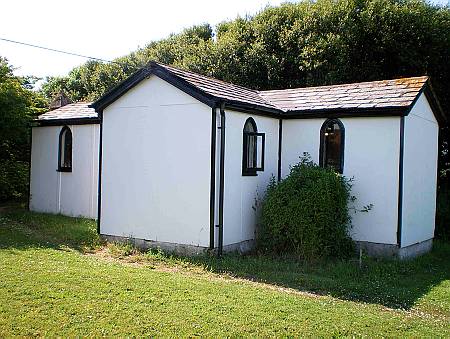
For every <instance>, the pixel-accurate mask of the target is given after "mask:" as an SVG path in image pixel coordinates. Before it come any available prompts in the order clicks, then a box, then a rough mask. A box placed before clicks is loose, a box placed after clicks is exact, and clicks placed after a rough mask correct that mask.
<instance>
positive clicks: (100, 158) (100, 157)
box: [97, 111, 103, 234]
mask: <svg viewBox="0 0 450 339" xmlns="http://www.w3.org/2000/svg"><path fill="white" fill-rule="evenodd" d="M98 115H99V117H100V121H101V122H100V135H99V142H98V147H99V149H98V192H97V234H100V217H101V215H102V213H101V212H102V208H101V207H102V167H103V166H102V161H103V111H100V112H99V113H98Z"/></svg>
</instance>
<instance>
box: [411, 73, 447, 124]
mask: <svg viewBox="0 0 450 339" xmlns="http://www.w3.org/2000/svg"><path fill="white" fill-rule="evenodd" d="M423 92H424V93H425V97H426V98H427V100H428V103H429V104H430V106H431V110H432V111H433V113H434V116H435V117H436V120H437V121H438V123H439V125H441V127H443V126H444V125H448V118H447V115H446V114H445V113H444V110H443V109H442V106H441V104H440V103H439V100H438V98H437V96H436V93H435V92H434V90H433V86H432V85H431V81H430V79H428V80H427V82H426V83H425V86H424V88H423ZM417 97H419V95H418V96H417Z"/></svg>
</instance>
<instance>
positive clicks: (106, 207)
mask: <svg viewBox="0 0 450 339" xmlns="http://www.w3.org/2000/svg"><path fill="white" fill-rule="evenodd" d="M211 115H212V113H211V108H209V107H208V106H206V105H204V104H202V103H200V102H199V101H197V100H195V99H194V98H192V97H191V96H189V95H187V94H185V93H184V92H182V91H180V90H178V89H177V88H175V87H173V86H172V85H170V84H168V83H167V82H165V81H163V80H161V79H160V78H158V77H156V76H151V77H150V78H149V79H146V80H143V81H142V82H141V83H140V84H138V85H137V86H136V87H134V88H132V89H131V90H129V91H128V92H127V93H126V94H124V95H123V96H122V97H120V98H119V99H118V100H116V101H115V102H113V103H112V104H111V105H110V106H108V107H107V108H105V110H104V112H103V132H102V133H103V141H102V145H103V154H102V199H101V205H102V207H101V223H100V231H101V233H102V234H107V235H116V236H125V237H134V238H140V239H146V240H154V241H160V242H170V243H176V244H187V245H194V246H205V247H206V246H209V201H210V200H209V196H210V147H211V118H212V117H211Z"/></svg>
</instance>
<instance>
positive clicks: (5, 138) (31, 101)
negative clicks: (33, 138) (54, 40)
mask: <svg viewBox="0 0 450 339" xmlns="http://www.w3.org/2000/svg"><path fill="white" fill-rule="evenodd" d="M33 79H34V78H33V77H27V78H21V77H17V76H15V75H14V74H13V68H12V66H11V65H9V64H8V61H7V60H6V59H5V58H2V57H0V201H5V200H10V199H21V198H24V197H25V196H26V193H27V190H28V162H29V154H30V153H29V123H30V121H31V119H33V117H35V116H36V115H37V114H38V113H40V112H42V111H43V110H45V107H46V102H45V100H44V98H42V97H41V96H40V95H38V94H37V93H36V92H32V91H31V90H29V89H28V88H29V87H30V86H31V84H32V80H33Z"/></svg>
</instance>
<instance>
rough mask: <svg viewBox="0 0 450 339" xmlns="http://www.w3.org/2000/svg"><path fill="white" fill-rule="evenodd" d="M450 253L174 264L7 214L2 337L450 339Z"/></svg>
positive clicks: (91, 233) (2, 219) (2, 246)
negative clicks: (358, 338) (400, 258)
mask: <svg viewBox="0 0 450 339" xmlns="http://www.w3.org/2000/svg"><path fill="white" fill-rule="evenodd" d="M449 324H450V245H449V244H444V243H436V246H435V249H434V250H433V252H432V253H430V254H428V255H426V256H423V257H421V258H419V259H416V260H412V261H408V262H397V261H377V260H371V259H368V258H365V259H364V262H363V268H362V269H359V267H358V264H357V262H356V261H352V260H350V261H335V262H317V263H309V264H306V263H303V262H299V261H298V260H295V259H294V258H272V257H267V256H258V255H248V256H237V255H228V256H225V257H224V258H222V259H220V260H219V259H217V258H215V257H209V256H201V257H193V258H189V257H176V256H168V255H164V254H163V253H160V252H158V251H150V252H147V253H140V252H138V251H136V250H135V249H133V248H132V247H131V246H124V245H114V244H104V243H102V242H101V241H100V239H99V238H98V237H97V235H96V232H95V223H94V222H93V221H89V220H83V219H71V218H66V217H62V216H50V215H43V214H35V213H28V212H24V211H15V212H9V213H5V212H3V214H0V337H4V336H12V335H22V336H36V335H37V336H43V335H45V336H57V335H60V336H85V335H90V336H99V335H108V336H109V335H121V336H123V335H136V336H142V335H159V336H178V335H180V336H221V337H224V336H299V335H320V336H371V337H372V336H414V337H417V336H440V337H449V336H450V326H449Z"/></svg>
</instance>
